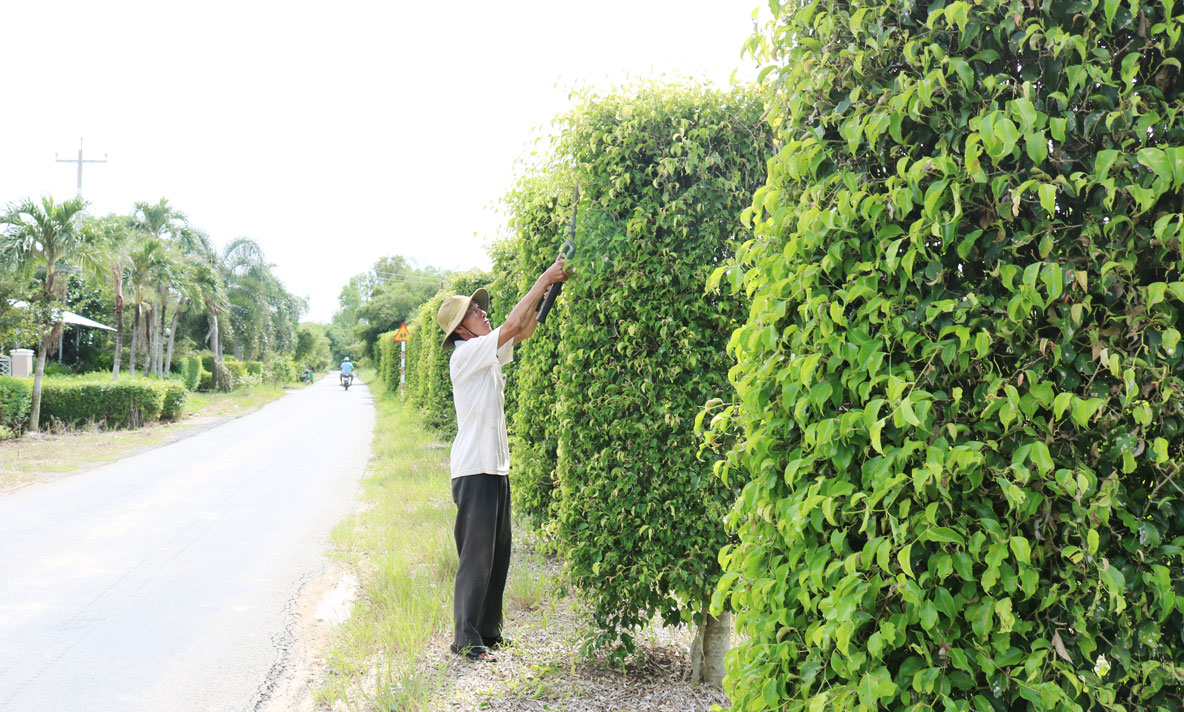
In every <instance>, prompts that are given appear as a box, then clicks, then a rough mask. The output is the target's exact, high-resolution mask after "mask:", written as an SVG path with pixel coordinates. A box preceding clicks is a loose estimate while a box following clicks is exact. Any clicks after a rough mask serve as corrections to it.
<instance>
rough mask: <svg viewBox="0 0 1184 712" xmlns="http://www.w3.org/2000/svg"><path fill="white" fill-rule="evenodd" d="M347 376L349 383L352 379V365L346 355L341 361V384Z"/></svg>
mask: <svg viewBox="0 0 1184 712" xmlns="http://www.w3.org/2000/svg"><path fill="white" fill-rule="evenodd" d="M347 378H348V379H349V380H350V382H351V383H352V382H353V380H354V365H353V364H352V363H350V362H349V356H346V357H345V360H344V361H342V362H341V382H342V384H344V383H345V379H347Z"/></svg>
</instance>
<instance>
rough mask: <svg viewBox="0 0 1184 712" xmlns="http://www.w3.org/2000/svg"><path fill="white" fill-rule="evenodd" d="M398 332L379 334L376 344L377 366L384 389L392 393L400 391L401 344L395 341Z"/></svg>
mask: <svg viewBox="0 0 1184 712" xmlns="http://www.w3.org/2000/svg"><path fill="white" fill-rule="evenodd" d="M396 333H397V330H396V331H388V332H386V333H385V334H379V335H378V339H377V340H376V341H375V342H374V355H375V359H374V360H375V366H376V371H377V372H378V379H379V381H380V382H381V383H382V387H383V388H384V389H386V390H388V391H391V392H392V393H398V391H399V368H400V360H401V358H402V353H401V348H402V346H401V345H400V343H399V342H397V341H394V340H393V339H394V337H395V334H396Z"/></svg>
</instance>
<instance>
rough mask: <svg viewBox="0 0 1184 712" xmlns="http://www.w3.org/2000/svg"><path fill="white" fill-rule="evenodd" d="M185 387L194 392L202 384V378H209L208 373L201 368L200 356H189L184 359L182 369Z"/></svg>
mask: <svg viewBox="0 0 1184 712" xmlns="http://www.w3.org/2000/svg"><path fill="white" fill-rule="evenodd" d="M183 373H184V378H185V387H186V388H188V389H189V390H191V391H196V390H197V389H198V388H199V387H201V384H202V378H203V376H204V377H205V378H209V371H205V370H204V369H202V367H201V357H200V356H190V357H189V358H187V359H185V367H184V371H183Z"/></svg>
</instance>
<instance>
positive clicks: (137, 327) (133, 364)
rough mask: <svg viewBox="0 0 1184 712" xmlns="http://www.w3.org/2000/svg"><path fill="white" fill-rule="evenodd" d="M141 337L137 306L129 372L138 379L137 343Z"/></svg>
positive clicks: (129, 353) (128, 362)
mask: <svg viewBox="0 0 1184 712" xmlns="http://www.w3.org/2000/svg"><path fill="white" fill-rule="evenodd" d="M139 337H140V305H139V304H137V305H136V315H135V316H134V317H132V345H131V348H130V349H129V350H128V354H127V372H128V375H129V376H131V377H132V378H135V377H136V341H137V340H138V339H139Z"/></svg>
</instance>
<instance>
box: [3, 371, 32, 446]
mask: <svg viewBox="0 0 1184 712" xmlns="http://www.w3.org/2000/svg"><path fill="white" fill-rule="evenodd" d="M32 402H33V387H32V386H31V385H30V384H29V383H26V382H25V381H23V380H21V379H19V378H12V377H11V376H0V440H3V439H4V438H6V437H11V436H13V435H16V434H19V433H20V432H21V430H22V429H24V423H25V419H26V418H28V417H29V407H30V405H31V404H32Z"/></svg>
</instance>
